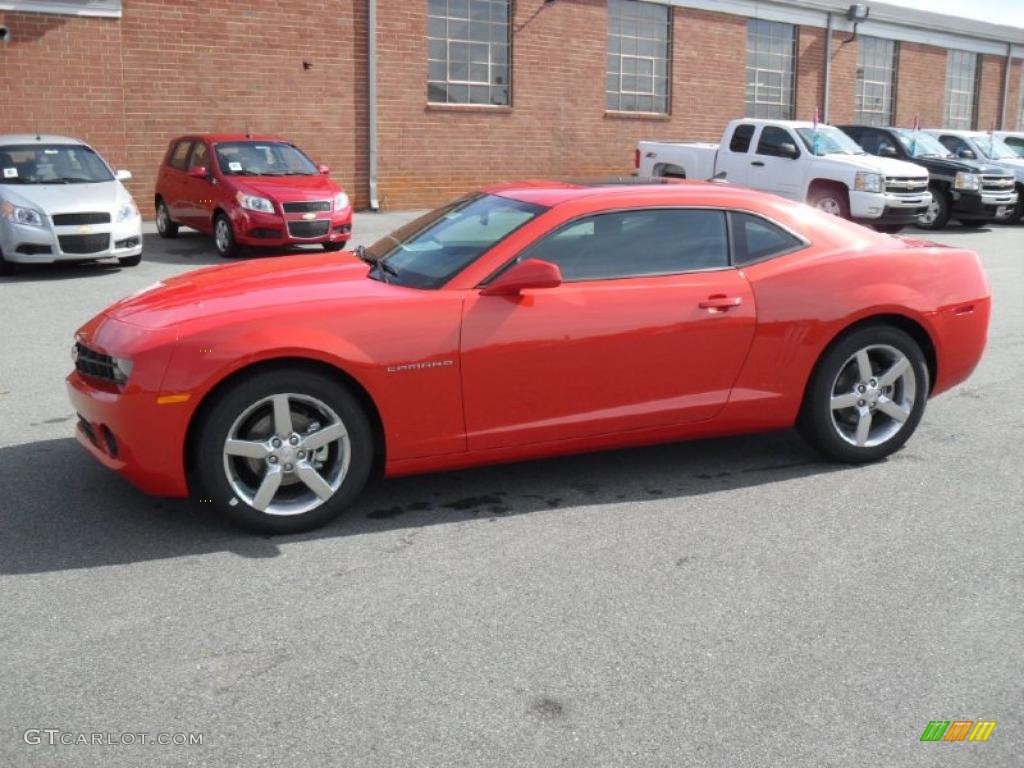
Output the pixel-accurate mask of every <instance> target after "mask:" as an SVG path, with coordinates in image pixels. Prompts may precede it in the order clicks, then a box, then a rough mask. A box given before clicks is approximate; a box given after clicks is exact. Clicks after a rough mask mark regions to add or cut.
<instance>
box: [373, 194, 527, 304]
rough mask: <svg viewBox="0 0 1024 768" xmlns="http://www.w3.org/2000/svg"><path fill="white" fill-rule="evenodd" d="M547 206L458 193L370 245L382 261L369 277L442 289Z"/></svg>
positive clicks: (412, 286)
mask: <svg viewBox="0 0 1024 768" xmlns="http://www.w3.org/2000/svg"><path fill="white" fill-rule="evenodd" d="M544 210H546V209H545V208H543V207H542V206H539V205H532V204H530V203H523V202H520V201H518V200H511V199H509V198H506V197H499V196H497V195H471V196H469V197H463V198H460V199H458V200H456V201H455V202H453V203H449V204H448V205H444V206H441V207H440V208H438V209H437V210H435V211H431V212H430V213H428V214H426V215H424V216H420V217H419V218H418V219H415V220H414V221H411V222H409V223H408V224H406V225H405V226H404V227H401V228H399V229H397V230H395V231H394V232H392V233H391V234H390V235H386V236H385V237H383V238H381V239H380V240H378V241H377V242H376V243H374V244H373V245H371V246H370V247H369V248H367V249H366V256H367V258H369V259H372V260H374V261H377V262H379V263H380V264H383V266H379V265H378V266H375V267H374V268H373V270H372V272H371V276H373V277H375V279H381V280H384V281H385V282H391V283H397V284H399V285H405V286H409V287H411V288H439V287H441V286H442V285H444V284H445V283H447V282H448V281H449V280H450V279H451V278H452V277H454V276H455V275H456V274H458V273H459V272H461V271H462V270H463V269H465V267H467V266H468V265H469V264H472V263H473V262H474V261H476V259H477V258H479V257H480V256H481V254H483V253H484V252H485V251H488V250H490V249H491V248H492V247H494V246H495V245H497V244H498V243H500V242H501V241H502V240H504V239H505V238H506V237H508V236H509V235H510V234H511V233H512V232H514V231H515V230H517V229H519V227H521V226H523V225H524V224H526V222H528V221H530V220H531V219H533V218H535V217H536V216H537V215H538V214H540V213H541V212H543V211H544Z"/></svg>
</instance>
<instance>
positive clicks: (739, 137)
mask: <svg viewBox="0 0 1024 768" xmlns="http://www.w3.org/2000/svg"><path fill="white" fill-rule="evenodd" d="M752 138H754V126H752V125H750V124H749V123H744V124H743V125H737V126H736V130H735V131H733V132H732V140H731V141H730V142H729V151H730V152H739V153H746V152H747V151H749V149H750V140H751V139H752Z"/></svg>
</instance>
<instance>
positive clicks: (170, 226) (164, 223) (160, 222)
mask: <svg viewBox="0 0 1024 768" xmlns="http://www.w3.org/2000/svg"><path fill="white" fill-rule="evenodd" d="M156 231H157V232H158V233H159V234H160V237H166V238H171V237H177V236H178V225H177V224H175V223H174V222H173V221H171V213H170V211H168V210H167V205H166V204H165V203H164V201H163V200H157V201H156Z"/></svg>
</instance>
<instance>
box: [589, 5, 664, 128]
mask: <svg viewBox="0 0 1024 768" xmlns="http://www.w3.org/2000/svg"><path fill="white" fill-rule="evenodd" d="M671 19H672V14H671V8H669V6H667V5H662V4H659V3H644V2H633V0H609V2H608V38H607V50H606V52H607V60H608V62H607V65H606V66H607V69H606V71H607V72H608V73H609V75H615V76H614V77H611V76H610V77H608V78H607V81H606V85H605V107H606V108H607V109H613V110H625V111H634V112H663V113H667V112H668V81H667V73H668V70H669V66H668V62H669V51H670V48H669V46H670V44H671V39H672V35H671ZM619 73H621V74H622V76H621V77H618V75H619Z"/></svg>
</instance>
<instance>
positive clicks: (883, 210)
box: [850, 191, 932, 224]
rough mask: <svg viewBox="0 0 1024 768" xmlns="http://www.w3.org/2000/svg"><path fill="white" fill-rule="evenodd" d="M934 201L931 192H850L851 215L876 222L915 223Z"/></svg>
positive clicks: (854, 217)
mask: <svg viewBox="0 0 1024 768" xmlns="http://www.w3.org/2000/svg"><path fill="white" fill-rule="evenodd" d="M931 203H932V195H931V192H927V191H926V192H919V193H916V194H901V195H897V194H892V193H888V192H886V193H878V192H850V217H851V218H853V219H861V220H865V221H870V222H872V223H875V224H913V223H914V222H915V221H917V217H918V216H919V215H921V214H922V213H924V212H925V211H926V210H928V206H929V205H931Z"/></svg>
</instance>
